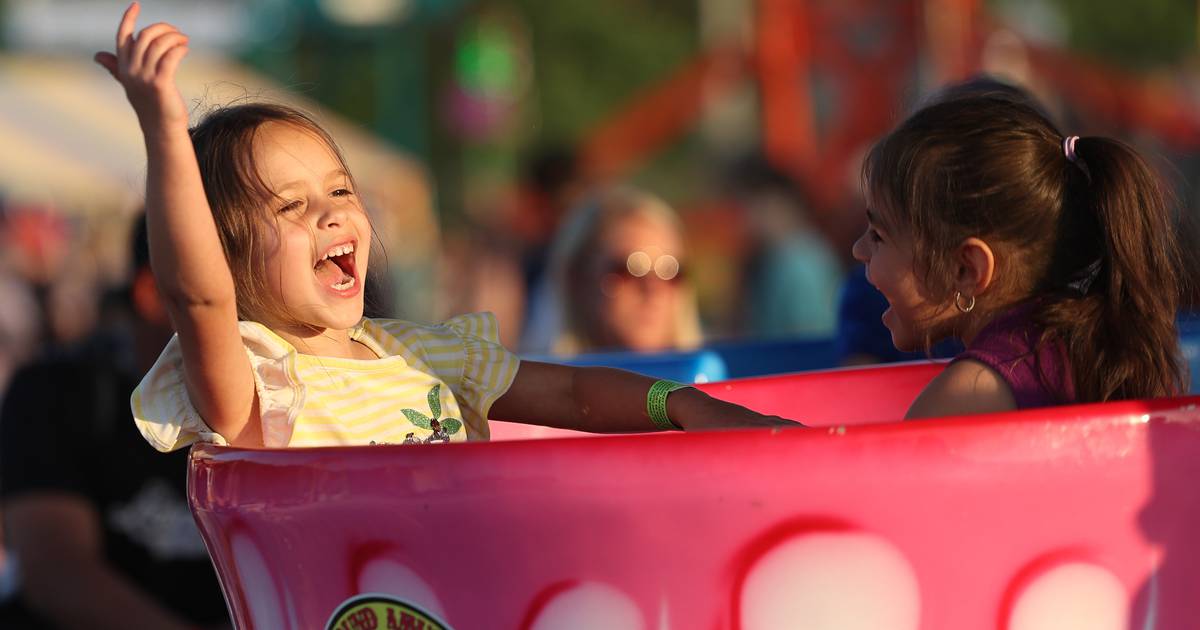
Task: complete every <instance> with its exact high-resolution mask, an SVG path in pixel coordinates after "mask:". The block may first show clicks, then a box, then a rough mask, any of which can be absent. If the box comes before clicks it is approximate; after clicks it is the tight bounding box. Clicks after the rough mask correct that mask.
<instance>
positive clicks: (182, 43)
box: [95, 2, 188, 131]
mask: <svg viewBox="0 0 1200 630" xmlns="http://www.w3.org/2000/svg"><path fill="white" fill-rule="evenodd" d="M140 12H141V6H140V5H138V3H136V2H134V3H133V4H131V5H129V8H128V9H125V15H123V16H121V24H120V26H118V27H117V52H116V54H113V53H110V52H98V53H96V56H95V60H96V63H98V64H100V65H101V66H104V69H105V70H108V72H109V73H110V74H112V76H113V78H114V79H116V80H117V81H118V82H119V83H120V84H121V85H122V86H123V87H124V88H125V96H126V98H128V99H129V103H130V104H131V105H133V109H134V111H135V112H137V116H138V121H139V122H140V123H141V125H142V129H143V131H149V130H150V129H152V128H157V127H158V126H159V125H166V126H173V125H183V126H184V127H187V119H188V115H187V108H186V107H185V106H184V103H183V96H182V95H181V94H180V93H179V88H178V87H177V86H176V85H175V70H176V68H178V67H179V62H180V60H182V59H183V56H184V55H186V54H187V52H188V48H187V43H188V37H187V35H184V34H183V33H181V32H179V29H177V28H175V27H174V26H171V25H170V24H166V23H164V22H159V23H157V24H152V25H150V26H147V27H146V28H144V29H142V30H141V32H139V33H137V35H134V32H133V31H134V26H135V23H136V22H137V16H138V13H140Z"/></svg>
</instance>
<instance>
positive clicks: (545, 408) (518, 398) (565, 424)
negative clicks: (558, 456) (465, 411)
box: [488, 361, 800, 433]
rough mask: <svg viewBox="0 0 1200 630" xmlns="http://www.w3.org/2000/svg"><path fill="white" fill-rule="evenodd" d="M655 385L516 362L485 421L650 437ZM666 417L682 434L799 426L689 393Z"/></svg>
mask: <svg viewBox="0 0 1200 630" xmlns="http://www.w3.org/2000/svg"><path fill="white" fill-rule="evenodd" d="M654 381H655V379H653V378H650V377H648V376H643V375H641V374H635V373H633V372H627V371H625V370H617V369H612V368H599V367H582V368H581V367H569V366H565V365H555V364H551V363H539V362H537V361H522V362H521V367H520V368H519V369H518V370H517V375H516V377H515V378H514V379H513V382H512V385H511V386H510V387H509V388H508V391H507V392H506V393H505V394H504V395H503V396H501V397H500V398H499V399H497V400H496V402H495V404H493V405H492V409H491V411H490V412H489V414H488V415H489V417H491V418H493V419H496V420H512V421H516V422H524V423H527V424H539V425H543V426H548V427H557V428H560V429H574V430H576V431H588V432H591V433H640V432H645V431H656V430H658V429H657V427H655V425H654V423H653V422H651V420H650V416H649V414H648V413H647V411H646V395H647V393H648V392H649V390H650V386H651V385H652V384H653V383H654ZM667 415H668V416H669V417H670V419H671V421H672V422H674V423H675V424H677V425H679V426H680V427H681V428H683V429H684V430H687V431H694V430H700V429H716V428H737V427H767V426H800V425H799V424H797V423H795V422H792V421H790V420H784V419H783V418H779V417H777V416H764V415H762V414H759V413H755V412H753V411H751V410H749V409H746V408H745V407H741V406H739V405H735V404H733V403H728V402H725V401H722V400H717V399H716V398H713V397H711V396H709V395H708V394H706V393H704V392H702V391H700V390H698V389H695V388H691V387H689V388H686V389H681V390H678V391H676V392H674V393H672V394H671V395H670V396H668V397H667Z"/></svg>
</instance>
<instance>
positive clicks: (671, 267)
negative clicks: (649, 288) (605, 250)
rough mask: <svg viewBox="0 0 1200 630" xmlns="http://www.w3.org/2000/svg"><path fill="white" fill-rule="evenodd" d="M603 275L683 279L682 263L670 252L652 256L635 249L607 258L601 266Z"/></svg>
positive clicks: (675, 281)
mask: <svg viewBox="0 0 1200 630" xmlns="http://www.w3.org/2000/svg"><path fill="white" fill-rule="evenodd" d="M603 270H604V273H605V275H607V276H615V277H617V278H621V279H626V280H636V279H644V280H649V279H650V278H658V279H659V280H662V281H663V282H669V283H671V284H676V283H679V282H682V281H683V279H684V276H685V274H684V268H683V263H682V262H680V260H679V259H678V258H676V257H674V256H672V255H670V254H662V255H661V256H658V257H657V258H652V257H651V256H650V254H647V253H646V252H643V251H640V250H639V251H635V252H632V253H631V254H629V255H628V256H626V257H625V259H624V260H621V259H618V258H611V259H609V260H608V261H607V262H606V263H605V264H604V266H603Z"/></svg>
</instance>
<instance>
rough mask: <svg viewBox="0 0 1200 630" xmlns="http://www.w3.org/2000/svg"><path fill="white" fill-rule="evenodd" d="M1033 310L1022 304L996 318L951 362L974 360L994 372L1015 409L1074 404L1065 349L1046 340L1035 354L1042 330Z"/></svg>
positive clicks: (1073, 389)
mask: <svg viewBox="0 0 1200 630" xmlns="http://www.w3.org/2000/svg"><path fill="white" fill-rule="evenodd" d="M1032 311H1033V305H1032V304H1022V305H1019V306H1016V307H1014V308H1012V309H1010V310H1008V311H1005V312H1003V313H1001V314H999V315H997V316H996V317H995V318H994V319H992V321H990V322H988V324H987V326H984V328H983V330H981V331H979V334H978V335H976V337H975V339H974V340H973V341H971V345H970V346H968V347H967V349H966V351H964V352H963V353H962V354H959V355H958V356H957V357H954V360H955V361H960V360H962V359H974V360H976V361H979V362H980V363H982V364H984V365H986V366H988V367H990V368H992V369H993V370H995V371H996V372H997V373H998V374H999V375H1000V377H1001V378H1003V379H1004V381H1005V382H1006V383H1008V386H1009V388H1010V389H1012V393H1013V398H1014V399H1015V400H1016V403H1017V409H1028V408H1031V407H1047V406H1050V405H1063V404H1070V403H1073V402H1075V384H1074V379H1073V378H1072V377H1071V370H1070V364H1069V362H1068V360H1067V354H1066V349H1065V348H1064V347H1063V345H1062V343H1061V342H1059V341H1048V342H1046V343H1044V344H1042V346H1041V347H1040V348H1038V349H1037V352H1036V353H1035V352H1034V345H1035V344H1036V343H1037V340H1038V337H1040V336H1041V333H1042V331H1041V329H1040V328H1039V327H1038V326H1037V325H1036V324H1034V323H1033V321H1032V318H1031V314H1032Z"/></svg>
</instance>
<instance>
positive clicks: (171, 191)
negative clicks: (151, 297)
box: [96, 3, 262, 446]
mask: <svg viewBox="0 0 1200 630" xmlns="http://www.w3.org/2000/svg"><path fill="white" fill-rule="evenodd" d="M138 12H139V6H138V4H137V3H134V4H131V5H130V6H129V8H128V9H127V10H126V11H125V15H124V16H122V18H121V24H120V26H119V28H118V30H117V48H116V54H112V53H106V52H104V53H98V54H97V55H96V61H97V63H99V64H100V65H102V66H104V67H105V68H106V69H107V70H108V71H109V72H110V73H112V75H113V77H114V78H115V79H117V81H118V82H120V83H121V85H122V86H123V87H124V88H125V95H126V96H127V97H128V99H129V103H130V105H132V106H133V109H134V111H135V112H136V113H137V117H138V123H139V124H140V125H141V128H142V134H143V135H144V137H145V141H146V158H147V173H146V220H147V226H148V228H149V234H150V261H151V264H152V266H153V268H154V275H155V278H156V279H157V281H158V286H159V291H160V292H161V294H162V295H163V297H164V301H165V303H166V305H167V311H168V313H169V314H170V316H171V322H172V323H173V324H174V326H175V330H176V331H177V332H178V333H179V344H180V349H181V351H182V353H183V363H184V372H185V378H184V381H185V383H186V384H187V388H188V395H189V397H190V398H191V401H192V406H194V407H195V408H196V411H198V412H199V413H200V416H201V417H202V418H204V421H205V422H206V423H208V425H209V426H210V427H212V428H213V429H214V430H216V431H217V432H218V433H220V434H221V435H222V436H224V437H225V438H226V439H227V440H228V441H229V442H231V443H233V444H238V445H246V446H253V445H259V444H261V443H262V435H261V431H259V430H258V412H257V406H256V404H255V403H256V400H255V398H256V395H255V392H254V381H253V377H252V375H251V371H250V363H249V360H248V359H247V358H246V355H245V350H244V349H243V346H242V341H241V335H240V334H239V332H238V325H237V303H236V299H235V294H234V284H233V276H232V274H231V273H230V271H229V266H228V265H227V264H226V263H225V255H224V252H223V250H222V248H221V242H220V239H219V237H218V236H217V228H216V225H215V224H214V223H213V218H212V212H211V210H210V209H209V206H208V201H207V199H206V198H205V194H204V187H203V184H202V183H201V181H200V168H199V166H198V165H197V163H196V156H195V153H194V150H193V148H192V141H191V138H190V137H189V135H188V126H187V125H188V117H187V109H186V107H185V106H184V104H183V98H182V96H181V95H180V93H179V89H178V88H177V87H176V85H175V71H176V69H177V68H178V67H179V63H180V61H181V60H182V59H183V57H184V55H186V54H187V36H185V35H184V34H183V33H180V32H179V31H178V30H177V29H176V28H175V27H173V26H171V25H169V24H164V23H158V24H153V25H150V26H148V27H146V28H144V29H142V30H141V31H140V32H139V33H137V34H136V36H135V35H134V25H135V23H136V20H137V15H138Z"/></svg>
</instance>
